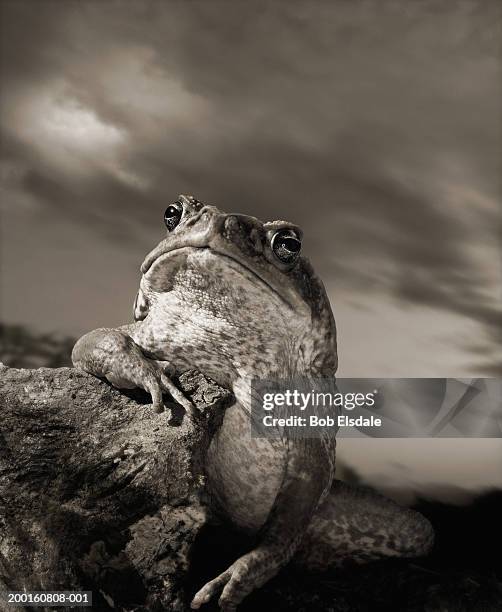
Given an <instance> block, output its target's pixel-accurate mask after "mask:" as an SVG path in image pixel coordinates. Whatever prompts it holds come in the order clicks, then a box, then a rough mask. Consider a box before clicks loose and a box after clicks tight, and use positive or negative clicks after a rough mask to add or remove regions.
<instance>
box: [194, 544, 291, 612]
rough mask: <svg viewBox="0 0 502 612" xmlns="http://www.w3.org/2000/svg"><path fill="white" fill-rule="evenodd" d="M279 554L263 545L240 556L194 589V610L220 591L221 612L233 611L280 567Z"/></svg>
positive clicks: (280, 557)
mask: <svg viewBox="0 0 502 612" xmlns="http://www.w3.org/2000/svg"><path fill="white" fill-rule="evenodd" d="M282 565H283V563H282V555H276V554H274V553H273V552H271V551H268V550H267V549H265V548H264V547H261V548H257V549H255V550H253V551H251V552H250V553H248V554H247V555H244V556H243V557H241V558H240V559H237V561H236V562H235V563H232V565H231V566H230V567H229V568H228V569H227V570H226V571H225V572H223V573H222V574H220V575H219V576H218V577H216V578H215V579H214V580H211V582H208V583H207V584H206V585H205V586H203V587H202V589H200V591H198V592H197V594H196V595H195V597H194V598H193V600H192V603H191V607H192V609H194V610H197V609H198V608H200V607H201V606H202V605H203V604H205V603H208V602H209V601H210V600H211V599H212V598H213V597H215V596H216V595H217V594H218V593H219V592H220V591H221V595H220V598H219V601H218V603H219V605H220V608H221V609H222V610H224V612H234V610H236V609H237V606H238V605H239V604H240V603H241V601H242V600H243V599H244V598H245V597H246V596H247V595H249V593H251V592H252V591H254V590H255V589H257V588H259V587H261V586H262V585H264V584H265V583H266V582H268V581H269V580H270V578H272V577H273V576H275V574H277V572H278V571H279V569H280V568H281V566H282Z"/></svg>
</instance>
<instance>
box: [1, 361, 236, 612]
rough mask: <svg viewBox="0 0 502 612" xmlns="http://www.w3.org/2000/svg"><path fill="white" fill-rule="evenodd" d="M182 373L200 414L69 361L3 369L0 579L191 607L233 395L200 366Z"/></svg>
mask: <svg viewBox="0 0 502 612" xmlns="http://www.w3.org/2000/svg"><path fill="white" fill-rule="evenodd" d="M178 384H179V386H180V388H181V389H183V390H184V391H185V392H186V394H187V395H188V396H189V397H190V398H191V399H192V401H193V403H194V404H195V406H196V407H197V408H198V411H199V414H198V415H196V416H195V417H191V416H189V415H187V414H184V411H183V409H182V408H181V407H180V406H179V405H171V408H172V409H171V410H169V411H166V412H164V413H161V414H157V413H155V412H154V411H153V410H152V409H151V406H150V405H149V402H150V398H149V396H147V395H146V394H144V393H142V392H140V391H133V392H128V393H127V395H126V394H125V393H123V392H120V391H118V390H116V389H114V388H113V387H111V386H110V385H109V384H108V383H106V382H104V381H102V380H99V379H97V378H94V377H93V376H90V375H88V374H85V373H83V372H80V371H78V370H75V369H72V368H59V369H49V368H41V369H38V370H26V369H14V368H7V367H5V366H4V367H2V368H1V369H0V406H1V407H0V410H1V416H0V587H1V589H8V590H14V591H22V590H26V591H44V590H66V591H68V590H92V591H93V594H94V605H93V609H106V608H107V605H110V604H112V605H113V606H114V607H115V609H129V610H131V609H135V610H142V609H144V610H147V609H148V610H157V609H159V610H160V609H169V610H171V609H172V610H183V609H184V608H186V602H187V594H186V593H185V592H184V586H185V582H186V573H187V571H188V568H189V562H190V559H189V556H190V548H191V545H192V543H193V541H194V540H195V538H197V535H198V533H199V532H200V530H201V529H202V527H203V526H204V525H205V523H206V521H207V508H206V506H205V504H204V501H203V495H202V493H203V462H204V456H205V451H206V449H207V446H208V444H209V441H210V435H211V432H212V431H214V429H215V428H216V427H217V425H218V423H219V420H220V419H221V417H222V415H223V412H224V408H225V406H226V405H228V402H229V401H230V400H231V397H232V396H231V394H230V392H229V391H227V390H226V389H223V388H221V387H219V386H218V385H217V384H216V383H214V382H213V381H211V380H209V379H208V378H206V377H205V376H204V375H202V374H201V373H199V372H196V371H190V372H187V373H185V374H184V375H183V376H182V377H180V380H179V381H178ZM1 589H0V590H1ZM16 609H17V610H19V608H16ZM38 609H40V608H38ZM59 609H61V608H59Z"/></svg>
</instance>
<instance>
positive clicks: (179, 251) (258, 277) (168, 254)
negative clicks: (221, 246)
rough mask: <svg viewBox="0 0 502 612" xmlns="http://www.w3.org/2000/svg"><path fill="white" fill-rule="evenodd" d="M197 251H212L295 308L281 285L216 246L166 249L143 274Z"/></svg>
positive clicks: (144, 266)
mask: <svg viewBox="0 0 502 612" xmlns="http://www.w3.org/2000/svg"><path fill="white" fill-rule="evenodd" d="M197 252H199V253H203V252H207V253H211V254H212V255H214V256H216V257H217V258H218V259H220V260H221V261H224V262H225V263H226V264H227V265H228V266H229V267H230V268H231V269H233V270H235V271H236V272H238V273H239V274H241V275H245V276H246V277H247V278H248V279H249V280H251V282H254V283H255V284H259V285H260V286H261V287H263V286H265V287H266V288H267V290H269V291H271V292H272V293H273V294H274V295H275V296H276V297H278V298H279V299H280V300H281V301H282V302H283V303H284V304H286V305H287V306H288V307H289V308H291V309H293V308H294V306H293V304H292V303H290V301H289V300H288V299H287V298H286V297H285V296H284V294H283V292H281V291H280V288H279V287H277V286H275V285H274V284H273V283H272V282H271V281H270V280H269V279H268V278H266V277H265V275H263V274H260V273H259V272H258V271H256V270H255V269H253V268H252V267H251V266H249V265H248V264H247V263H246V261H245V260H243V259H241V258H238V257H236V256H234V255H231V254H229V253H223V252H221V251H219V250H215V249H214V248H211V247H208V246H181V247H177V248H174V249H171V250H169V251H164V252H163V253H161V254H159V255H158V256H157V257H155V258H152V259H150V260H147V261H145V264H144V265H143V266H142V271H143V274H144V275H145V277H146V278H147V279H148V278H149V276H151V275H152V274H153V271H154V269H155V268H157V266H159V265H161V264H162V263H163V262H167V261H168V260H169V259H173V260H175V259H176V258H177V257H179V256H182V255H189V254H190V253H197Z"/></svg>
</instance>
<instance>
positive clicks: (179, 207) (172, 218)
mask: <svg viewBox="0 0 502 612" xmlns="http://www.w3.org/2000/svg"><path fill="white" fill-rule="evenodd" d="M182 214H183V204H182V203H181V202H178V201H176V202H174V204H171V205H170V206H168V207H167V208H166V212H165V213H164V223H165V224H166V227H167V231H169V232H172V231H173V229H174V228H175V227H176V226H177V225H178V223H179V222H180V219H181V215H182Z"/></svg>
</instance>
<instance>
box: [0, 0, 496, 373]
mask: <svg viewBox="0 0 502 612" xmlns="http://www.w3.org/2000/svg"><path fill="white" fill-rule="evenodd" d="M2 23H3V26H2V54H1V61H2V71H3V81H2V83H3V87H2V92H3V94H2V95H3V104H2V130H3V134H4V136H3V142H2V158H3V162H4V166H5V168H7V170H6V171H5V172H4V174H5V175H6V181H7V187H8V194H9V197H12V198H13V200H12V201H14V200H15V198H16V197H18V196H19V197H21V196H22V197H23V198H29V201H30V202H31V203H32V207H31V208H30V210H29V213H26V214H29V215H30V219H32V220H33V219H36V218H37V216H41V215H43V216H44V217H46V218H51V217H54V218H56V217H58V218H59V219H60V220H61V219H64V220H66V221H67V223H68V225H69V227H71V226H72V224H73V225H75V224H84V225H86V226H88V227H89V228H91V230H92V232H94V234H95V236H96V238H95V243H94V248H99V245H100V242H99V240H102V239H103V238H105V239H106V240H110V241H112V242H114V243H116V244H118V245H124V248H126V246H127V249H129V250H130V249H133V250H137V253H138V260H141V257H142V254H143V253H144V251H145V250H146V249H148V248H149V247H150V246H151V244H147V236H148V235H149V233H151V235H152V239H151V242H152V243H153V242H154V240H155V239H156V237H157V235H158V224H159V221H158V220H159V218H160V216H161V213H162V208H163V206H164V203H165V202H166V200H167V199H170V198H172V197H174V196H175V195H176V194H177V193H178V192H192V193H195V194H197V195H198V196H199V197H200V198H201V199H206V200H208V201H211V202H213V203H216V204H218V205H220V206H221V207H222V208H225V209H232V210H238V211H242V212H245V213H251V214H254V215H257V216H260V217H263V218H271V217H272V218H290V219H291V220H293V221H295V222H297V223H299V224H300V225H302V226H303V227H304V229H305V230H306V250H307V252H308V253H309V254H310V255H311V257H312V259H313V260H314V263H315V265H316V267H317V268H319V270H320V272H321V274H322V276H323V278H324V279H325V280H326V281H327V283H328V284H330V285H335V286H337V287H338V288H339V291H340V292H341V293H344V294H346V295H347V294H350V295H351V296H352V299H353V300H355V301H356V303H359V304H364V303H368V302H369V301H370V300H371V301H373V300H378V299H380V298H382V297H387V296H391V297H392V299H393V300H395V302H396V303H397V304H399V305H400V306H403V307H404V306H425V307H428V308H430V309H431V312H432V314H431V316H434V312H435V311H438V310H440V311H442V312H449V313H451V316H452V317H454V316H457V315H458V316H461V317H466V318H468V319H471V320H472V321H475V322H477V324H478V328H477V329H478V332H477V336H478V337H477V338H476V339H475V340H476V342H477V343H478V344H481V346H482V347H484V348H483V350H484V354H482V355H478V354H476V355H474V354H473V355H472V359H484V360H485V361H486V362H487V363H488V364H489V363H491V364H492V365H493V367H496V363H497V360H500V355H499V354H498V353H497V348H498V347H499V346H500V344H501V342H500V340H501V336H500V334H501V332H500V329H501V322H500V310H499V308H500V301H498V300H499V298H500V278H499V275H500V261H499V259H497V257H498V255H497V253H498V246H497V239H499V238H500V234H498V235H497V231H500V225H499V224H498V222H497V219H498V211H497V203H498V202H499V200H500V192H501V190H500V182H499V163H500V155H501V150H502V137H501V133H500V130H499V129H497V128H498V127H500V110H499V109H500V102H501V99H502V91H501V87H502V85H501V83H502V79H501V78H500V76H501V75H500V67H501V64H502V62H501V60H500V57H499V51H498V42H497V38H496V33H497V29H498V27H499V24H500V6H499V3H498V2H495V1H493V2H491V1H478V2H467V1H466V2H461V1H453V0H451V1H447V2H444V1H443V2H438V1H434V2H432V1H424V2H412V1H411V0H410V1H408V2H390V1H389V2H371V1H369V2H368V1H364V2H363V1H357V2H350V3H349V2H343V1H341V0H340V1H337V2H332V3H327V2H314V3H307V2H304V1H301V2H289V3H280V2H253V3H247V4H245V3H241V2H239V3H231V2H228V1H227V0H225V1H223V2H198V1H193V0H192V1H191V2H185V3H182V2H166V3H158V2H133V1H129V2H111V1H110V2H106V3H103V2H99V3H98V2H91V1H88V2H65V3H62V2H47V1H40V0H39V1H38V2H33V1H32V2H27V1H22V0H16V2H5V1H4V2H3V3H2ZM51 113H56V114H55V115H54V116H52V115H51ZM72 113H73V115H72ZM72 116H74V119H73V120H72ZM51 117H52V118H51ZM72 121H74V122H75V123H76V124H82V123H83V124H85V122H88V134H91V135H92V134H94V140H92V139H90V140H89V142H87V140H86V138H84V137H82V138H81V136H79V134H80V132H79V131H78V130H79V125H74V124H73V123H72ZM65 130H66V131H65ZM93 130H94V131H93ZM96 143H97V144H96ZM18 214H22V211H21V212H19V213H18ZM27 231H28V233H29V231H30V230H29V229H27ZM33 231H35V230H33ZM47 248H50V245H48V247H47ZM82 265H85V262H83V264H82ZM12 289H13V290H15V287H13V288H12ZM75 317H76V318H77V317H78V313H76V314H75ZM30 322H31V321H30ZM424 333H426V331H424ZM454 340H455V339H454V338H452V342H453V341H454ZM473 344H474V341H473V342H471V343H470V344H469V343H467V345H473ZM467 345H466V346H467ZM464 350H465V352H466V354H468V348H465V349H464ZM487 367H488V366H487ZM486 371H488V370H486ZM490 371H491V370H490Z"/></svg>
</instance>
